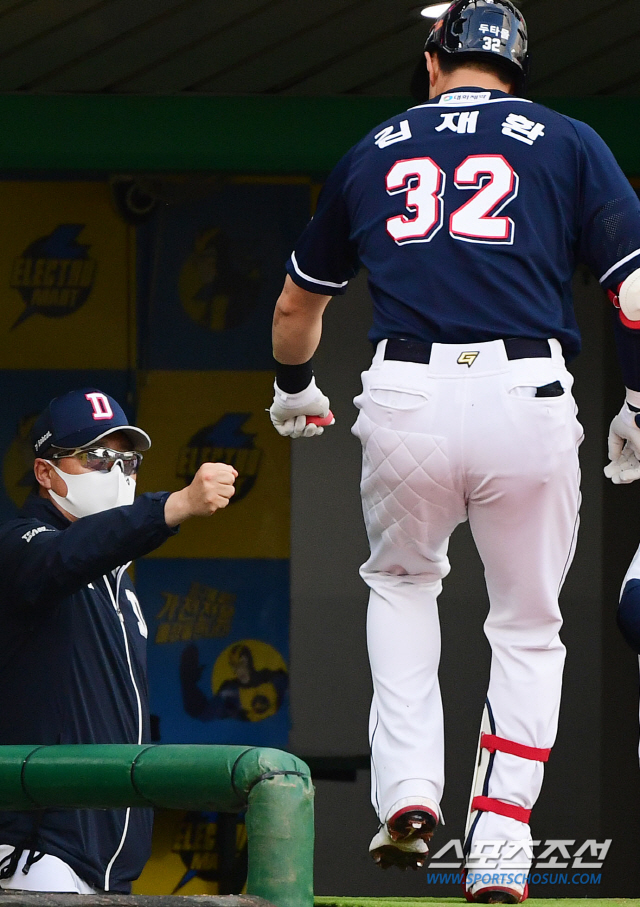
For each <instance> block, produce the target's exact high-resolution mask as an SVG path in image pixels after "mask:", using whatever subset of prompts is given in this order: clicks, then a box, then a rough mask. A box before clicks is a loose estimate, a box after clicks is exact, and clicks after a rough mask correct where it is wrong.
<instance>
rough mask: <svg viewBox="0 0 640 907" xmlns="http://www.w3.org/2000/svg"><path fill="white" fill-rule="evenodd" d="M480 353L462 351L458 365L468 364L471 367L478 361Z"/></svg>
mask: <svg viewBox="0 0 640 907" xmlns="http://www.w3.org/2000/svg"><path fill="white" fill-rule="evenodd" d="M479 355H480V353H479V352H478V353H461V354H460V358H459V359H458V365H468V366H469V368H471V366H472V365H473V363H474V362H475V361H476V359H477V358H478V356H479Z"/></svg>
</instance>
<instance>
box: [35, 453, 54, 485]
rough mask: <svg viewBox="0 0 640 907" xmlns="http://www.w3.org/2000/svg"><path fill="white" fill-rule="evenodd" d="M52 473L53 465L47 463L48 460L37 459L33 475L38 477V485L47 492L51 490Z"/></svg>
mask: <svg viewBox="0 0 640 907" xmlns="http://www.w3.org/2000/svg"><path fill="white" fill-rule="evenodd" d="M51 473H52V469H51V465H50V464H49V463H47V461H46V460H42V459H41V458H40V457H37V458H36V460H35V462H34V464H33V474H34V475H35V477H36V482H37V483H38V485H41V486H42V488H46V489H47V491H48V490H49V489H50V488H51Z"/></svg>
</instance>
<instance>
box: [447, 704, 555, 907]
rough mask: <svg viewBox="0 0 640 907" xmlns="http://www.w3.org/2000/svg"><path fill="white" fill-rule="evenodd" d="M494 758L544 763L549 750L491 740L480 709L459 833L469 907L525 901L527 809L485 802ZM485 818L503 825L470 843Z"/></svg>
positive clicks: (493, 800) (528, 859)
mask: <svg viewBox="0 0 640 907" xmlns="http://www.w3.org/2000/svg"><path fill="white" fill-rule="evenodd" d="M496 753H508V754H509V755H511V756H517V757H519V758H521V759H530V760H533V761H536V762H547V761H548V759H549V755H550V753H551V750H550V749H540V748H537V747H533V746H526V745H525V744H522V743H517V742H516V741H514V740H507V739H505V738H504V737H498V736H496V734H495V726H494V723H493V719H492V715H491V712H490V710H489V708H488V707H485V710H484V712H483V717H482V725H481V728H480V739H479V741H478V754H477V757H476V768H475V773H474V778H473V784H472V788H471V800H470V803H469V812H468V816H467V825H466V830H465V844H464V853H465V870H464V872H465V881H464V893H465V897H466V899H467V900H468V901H471V902H475V903H483V904H496V903H504V904H518V903H520V902H521V901H524V900H525V899H526V898H527V897H528V884H527V876H528V874H529V870H530V868H531V835H530V831H529V818H530V816H531V809H526V808H525V807H523V806H517V805H516V804H513V803H507V802H505V801H503V800H498V799H496V798H493V797H489V796H488V788H489V777H490V775H491V769H492V767H493V761H494V758H495V754H496ZM485 813H491V814H493V815H494V816H499V817H503V819H505V820H507V821H505V822H502V823H500V822H498V825H500V827H501V833H500V834H499V835H498V834H494V833H492V834H491V837H490V838H489V836H488V835H486V834H485V833H484V832H483V835H482V840H475V841H474V834H475V832H476V829H477V827H478V824H479V822H480V819H481V817H482V815H483V814H485ZM484 824H485V825H486V824H487V823H484ZM488 824H489V825H492V824H493V825H495V824H496V823H488ZM492 855H493V856H494V859H493V860H492V859H491V857H492Z"/></svg>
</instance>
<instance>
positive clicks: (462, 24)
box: [411, 0, 529, 102]
mask: <svg viewBox="0 0 640 907" xmlns="http://www.w3.org/2000/svg"><path fill="white" fill-rule="evenodd" d="M424 49H425V50H428V51H430V52H433V51H438V52H441V53H443V54H446V55H447V56H449V57H462V56H463V55H466V56H467V58H468V59H476V60H487V61H490V60H494V61H496V62H498V61H499V65H500V66H502V67H504V69H505V71H506V72H508V73H509V75H511V76H512V77H513V79H514V80H515V83H516V90H517V91H518V93H521V92H522V91H523V90H524V86H525V82H526V78H527V75H528V72H529V39H528V36H527V25H526V22H525V21H524V17H523V15H522V13H521V12H520V10H518V9H516V7H515V6H514V5H513V3H511V2H510V0H454V2H453V3H452V4H451V5H450V6H449V8H448V9H447V11H446V12H445V13H444V15H443V16H441V18H440V19H438V21H437V22H436V23H435V25H434V26H433V28H432V29H431V31H430V32H429V37H428V38H427V41H426V44H425V46H424ZM461 62H462V61H461ZM411 93H412V94H413V96H414V97H415V98H416V100H417V101H420V102H421V101H425V100H427V99H428V97H429V75H428V73H427V68H426V65H425V62H424V57H422V58H421V60H420V63H419V64H418V67H417V68H416V71H415V73H414V76H413V79H412V82H411Z"/></svg>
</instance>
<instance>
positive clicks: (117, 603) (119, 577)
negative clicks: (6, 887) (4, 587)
mask: <svg viewBox="0 0 640 907" xmlns="http://www.w3.org/2000/svg"><path fill="white" fill-rule="evenodd" d="M129 563H130V562H129ZM128 566H129V564H125V565H124V566H123V567H120V569H119V570H118V575H117V578H116V594H115V596H114V594H113V590H112V589H111V583H110V582H109V580H108V578H107V577H106V576H105V577H103V579H104V582H105V585H106V587H107V592H108V593H109V597H110V598H111V603H112V604H113V607H114V608H115V611H116V613H117V615H118V617H119V619H120V626H121V627H122V636H123V638H124V649H125V652H126V655H127V664H128V666H129V676H130V677H131V683H132V684H133V689H134V692H135V694H136V702H137V704H138V745H140V744H141V743H142V702H141V700H140V692H139V690H138V685H137V683H136V679H135V676H134V674H133V665H132V663H131V652H130V651H129V639H128V637H127V628H126V626H125V622H124V614H123V613H122V609H121V608H120V582H121V580H122V576H123V574H124V571H125V570H126V569H127V567H128ZM130 815H131V807H130V806H128V807H127V811H126V814H125V819H124V829H123V830H122V838H121V839H120V844H119V845H118V848H117V850H116V852H115V853H114V855H113V856H112V857H111V859H110V860H109V864H108V866H107V869H106V872H105V874H104V890H105V891H109V881H110V876H111V869H112V868H113V864H114V863H115V861H116V860H117V859H118V856H119V855H120V851H121V850H122V848H123V847H124V842H125V839H126V837H127V830H128V828H129V817H130Z"/></svg>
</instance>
